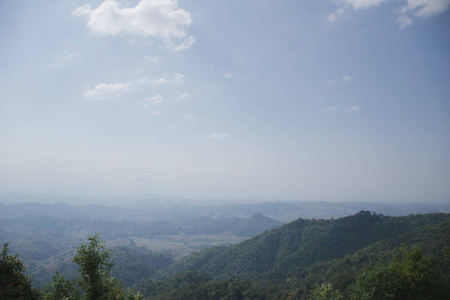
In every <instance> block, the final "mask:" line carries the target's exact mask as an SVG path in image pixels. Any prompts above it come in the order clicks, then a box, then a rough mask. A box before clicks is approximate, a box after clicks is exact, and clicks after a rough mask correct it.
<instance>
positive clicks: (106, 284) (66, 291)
mask: <svg viewBox="0 0 450 300" xmlns="http://www.w3.org/2000/svg"><path fill="white" fill-rule="evenodd" d="M72 260H73V262H75V263H76V264H78V265H79V272H80V275H81V277H80V278H78V279H77V280H75V282H76V283H77V284H79V285H80V286H81V289H82V290H83V292H84V293H83V295H82V297H81V299H84V300H101V299H105V300H139V299H142V296H141V295H140V294H139V293H137V294H132V293H130V292H129V291H124V290H123V288H122V284H121V282H119V281H117V279H116V278H114V277H112V276H111V275H110V274H109V272H110V270H111V267H112V266H113V262H112V252H111V251H110V250H108V249H106V246H105V242H104V241H102V240H100V238H99V236H98V234H95V235H93V236H88V241H87V242H84V243H82V244H81V246H80V247H78V251H77V254H76V255H75V256H74V257H73V259H72ZM75 282H70V281H68V280H66V279H64V277H62V276H60V275H59V274H58V273H56V275H55V276H54V277H53V281H52V282H51V283H50V284H49V285H48V286H47V288H46V294H45V297H44V299H45V300H47V299H48V300H53V299H55V300H56V299H70V300H77V299H80V297H79V293H78V289H77V288H76V287H75Z"/></svg>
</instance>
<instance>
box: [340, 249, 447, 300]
mask: <svg viewBox="0 0 450 300" xmlns="http://www.w3.org/2000/svg"><path fill="white" fill-rule="evenodd" d="M394 252H395V253H394V258H393V260H392V262H391V263H390V264H388V265H386V264H380V265H377V266H376V267H375V268H373V269H371V270H368V271H366V272H365V273H363V274H362V275H361V276H359V277H358V279H357V281H356V283H355V284H354V285H352V286H350V287H349V289H348V290H349V296H350V298H351V299H444V298H445V296H446V295H449V293H450V290H449V288H448V285H447V284H446V282H445V279H444V277H443V274H442V270H440V268H439V265H436V262H434V263H433V261H432V259H431V258H430V257H427V256H424V255H423V253H422V249H421V248H420V247H414V248H413V249H412V250H411V251H408V249H407V248H406V247H405V246H402V247H401V248H398V249H396V250H395V251H394Z"/></svg>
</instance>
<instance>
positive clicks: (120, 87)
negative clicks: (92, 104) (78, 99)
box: [84, 82, 133, 100]
mask: <svg viewBox="0 0 450 300" xmlns="http://www.w3.org/2000/svg"><path fill="white" fill-rule="evenodd" d="M132 85H133V83H132V82H128V83H109V84H108V83H100V84H97V85H96V86H95V87H94V88H92V89H86V91H85V92H84V96H85V97H86V98H88V99H90V100H104V99H107V98H112V97H118V96H121V95H123V94H125V93H128V92H130V88H131V86H132Z"/></svg>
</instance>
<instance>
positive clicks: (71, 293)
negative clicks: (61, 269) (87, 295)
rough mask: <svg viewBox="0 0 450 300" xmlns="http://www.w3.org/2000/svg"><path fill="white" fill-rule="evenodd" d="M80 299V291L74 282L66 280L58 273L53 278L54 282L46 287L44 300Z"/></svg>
mask: <svg viewBox="0 0 450 300" xmlns="http://www.w3.org/2000/svg"><path fill="white" fill-rule="evenodd" d="M60 299H70V300H78V299H80V295H79V290H78V288H77V287H76V286H75V284H74V282H72V281H69V280H66V279H65V278H64V277H63V276H61V275H59V273H58V272H56V274H55V275H54V276H53V280H52V282H50V283H49V284H48V285H47V286H46V287H45V295H44V300H60Z"/></svg>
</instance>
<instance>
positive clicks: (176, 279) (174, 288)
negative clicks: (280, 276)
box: [140, 271, 288, 300]
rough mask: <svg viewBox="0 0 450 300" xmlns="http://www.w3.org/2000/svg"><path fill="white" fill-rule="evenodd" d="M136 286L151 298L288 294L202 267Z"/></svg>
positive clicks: (208, 299)
mask: <svg viewBox="0 0 450 300" xmlns="http://www.w3.org/2000/svg"><path fill="white" fill-rule="evenodd" d="M140 289H141V290H142V291H143V293H144V295H145V296H146V297H148V299H151V300H173V299H180V300H181V299H198V300H201V299H205V300H216V299H217V300H244V299H260V300H266V299H267V300H268V299H286V298H287V295H288V294H287V293H286V292H284V291H281V290H279V289H278V288H276V287H274V286H271V287H262V286H259V285H256V284H254V283H252V282H251V281H250V280H248V279H240V278H228V279H227V280H224V281H220V280H212V278H211V276H210V275H209V274H207V273H205V272H202V271H198V272H197V271H188V272H184V273H178V274H175V275H174V276H172V277H169V278H166V279H164V280H158V281H154V282H153V281H149V282H147V283H146V284H143V285H141V286H140Z"/></svg>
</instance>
